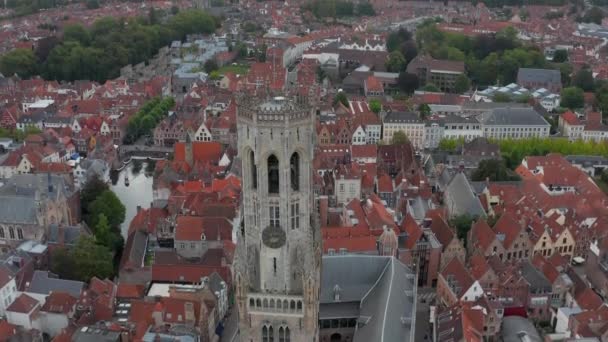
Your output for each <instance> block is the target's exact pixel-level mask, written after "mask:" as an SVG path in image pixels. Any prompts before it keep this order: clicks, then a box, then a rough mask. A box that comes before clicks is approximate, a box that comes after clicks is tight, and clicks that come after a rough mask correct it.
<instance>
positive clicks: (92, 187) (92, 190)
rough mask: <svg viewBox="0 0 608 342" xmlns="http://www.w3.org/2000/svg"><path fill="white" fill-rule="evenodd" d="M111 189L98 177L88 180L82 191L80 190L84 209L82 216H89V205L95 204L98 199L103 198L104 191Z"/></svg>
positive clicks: (81, 204)
mask: <svg viewBox="0 0 608 342" xmlns="http://www.w3.org/2000/svg"><path fill="white" fill-rule="evenodd" d="M109 189H110V187H109V186H108V184H107V183H106V182H104V181H103V180H102V179H101V178H99V177H98V176H97V175H93V176H92V177H91V178H89V179H88V180H87V182H86V183H85V184H84V186H83V187H82V189H81V190H80V208H81V209H82V216H83V217H87V216H88V213H89V212H88V208H89V204H90V203H91V202H93V201H94V200H95V199H96V198H97V197H99V196H101V194H102V193H103V192H104V191H107V190H109Z"/></svg>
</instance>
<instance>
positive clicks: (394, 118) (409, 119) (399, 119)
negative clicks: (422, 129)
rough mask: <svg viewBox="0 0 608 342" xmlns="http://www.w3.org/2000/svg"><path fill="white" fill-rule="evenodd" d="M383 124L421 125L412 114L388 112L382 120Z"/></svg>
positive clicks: (420, 121)
mask: <svg viewBox="0 0 608 342" xmlns="http://www.w3.org/2000/svg"><path fill="white" fill-rule="evenodd" d="M384 122H385V123H422V120H420V118H419V117H418V114H416V113H414V112H389V113H388V114H386V117H385V118H384Z"/></svg>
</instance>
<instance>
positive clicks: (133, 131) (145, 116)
mask: <svg viewBox="0 0 608 342" xmlns="http://www.w3.org/2000/svg"><path fill="white" fill-rule="evenodd" d="M173 107H175V100H174V99H173V98H172V97H166V98H164V99H161V98H158V97H156V98H153V99H152V100H150V101H148V102H146V103H145V104H144V105H143V106H142V107H141V108H140V109H139V111H138V112H137V113H135V115H133V116H132V117H131V118H130V119H129V123H128V125H127V134H126V135H125V138H124V143H125V144H132V143H134V142H135V141H136V140H137V139H139V138H140V137H141V136H144V135H150V134H151V131H152V129H154V127H156V125H157V124H158V123H159V122H160V121H161V120H162V119H164V118H165V117H166V116H167V114H168V113H169V110H170V109H171V108H173Z"/></svg>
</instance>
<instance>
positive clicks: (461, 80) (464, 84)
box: [454, 74, 471, 94]
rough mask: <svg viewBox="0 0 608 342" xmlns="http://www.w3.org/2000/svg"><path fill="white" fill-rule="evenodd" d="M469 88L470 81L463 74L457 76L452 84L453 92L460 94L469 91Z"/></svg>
mask: <svg viewBox="0 0 608 342" xmlns="http://www.w3.org/2000/svg"><path fill="white" fill-rule="evenodd" d="M470 88H471V80H469V78H468V77H467V75H465V74H460V75H458V78H456V82H454V92H456V93H458V94H462V93H464V92H467V91H469V89H470Z"/></svg>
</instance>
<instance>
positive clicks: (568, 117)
mask: <svg viewBox="0 0 608 342" xmlns="http://www.w3.org/2000/svg"><path fill="white" fill-rule="evenodd" d="M562 119H563V120H564V121H565V122H567V123H568V124H569V125H580V124H581V121H580V120H579V119H578V116H576V114H574V113H573V112H571V111H567V112H565V113H564V114H562Z"/></svg>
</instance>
